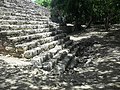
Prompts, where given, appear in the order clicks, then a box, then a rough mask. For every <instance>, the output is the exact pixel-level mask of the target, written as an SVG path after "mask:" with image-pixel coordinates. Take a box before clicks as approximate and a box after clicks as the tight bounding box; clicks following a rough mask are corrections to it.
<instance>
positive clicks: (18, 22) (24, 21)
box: [0, 20, 48, 25]
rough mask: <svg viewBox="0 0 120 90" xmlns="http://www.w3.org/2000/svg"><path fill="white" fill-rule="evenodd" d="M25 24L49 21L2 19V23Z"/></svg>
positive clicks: (38, 23) (0, 23) (46, 22)
mask: <svg viewBox="0 0 120 90" xmlns="http://www.w3.org/2000/svg"><path fill="white" fill-rule="evenodd" d="M24 24H32V25H42V24H48V21H29V20H0V25H24Z"/></svg>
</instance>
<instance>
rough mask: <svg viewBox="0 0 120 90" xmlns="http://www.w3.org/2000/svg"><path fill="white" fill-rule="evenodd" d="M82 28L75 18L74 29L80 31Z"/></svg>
mask: <svg viewBox="0 0 120 90" xmlns="http://www.w3.org/2000/svg"><path fill="white" fill-rule="evenodd" d="M81 29H82V26H81V23H80V21H78V20H76V21H75V24H74V31H80V30H81Z"/></svg>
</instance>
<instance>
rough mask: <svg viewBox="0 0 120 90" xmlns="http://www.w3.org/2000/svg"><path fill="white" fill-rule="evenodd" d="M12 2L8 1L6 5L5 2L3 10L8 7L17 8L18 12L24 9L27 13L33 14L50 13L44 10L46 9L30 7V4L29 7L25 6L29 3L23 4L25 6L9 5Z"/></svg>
mask: <svg viewBox="0 0 120 90" xmlns="http://www.w3.org/2000/svg"><path fill="white" fill-rule="evenodd" d="M11 4H12V3H9V5H7V4H5V5H4V10H5V9H7V8H8V10H10V9H15V10H19V12H22V11H26V12H27V13H31V14H32V13H34V14H39V15H42V14H43V15H45V14H50V12H49V11H48V12H46V10H43V9H39V8H38V9H36V8H31V6H30V7H27V6H29V5H25V6H23V5H22V6H17V5H16V6H14V5H15V4H14V5H11Z"/></svg>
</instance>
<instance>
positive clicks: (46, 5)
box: [35, 0, 51, 8]
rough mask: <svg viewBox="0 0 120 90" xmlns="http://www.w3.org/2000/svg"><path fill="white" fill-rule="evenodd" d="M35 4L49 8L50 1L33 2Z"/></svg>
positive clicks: (39, 0) (37, 0)
mask: <svg viewBox="0 0 120 90" xmlns="http://www.w3.org/2000/svg"><path fill="white" fill-rule="evenodd" d="M35 2H36V3H38V4H39V5H42V6H44V7H48V8H50V3H51V0H35Z"/></svg>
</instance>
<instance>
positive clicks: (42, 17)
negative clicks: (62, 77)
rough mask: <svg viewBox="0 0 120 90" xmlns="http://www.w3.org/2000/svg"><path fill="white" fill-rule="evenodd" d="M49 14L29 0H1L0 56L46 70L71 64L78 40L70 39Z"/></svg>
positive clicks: (59, 69) (58, 69) (61, 70)
mask: <svg viewBox="0 0 120 90" xmlns="http://www.w3.org/2000/svg"><path fill="white" fill-rule="evenodd" d="M49 16H50V12H49V10H47V9H45V8H42V7H39V6H37V5H36V4H34V3H32V2H31V1H30V0H1V1H0V54H1V56H2V55H4V56H6V55H9V56H11V57H15V58H19V59H22V60H26V61H29V62H30V63H31V64H32V65H35V66H37V67H39V68H42V69H44V70H47V71H50V70H52V69H53V68H55V70H57V71H60V72H63V71H65V69H66V68H67V67H68V65H69V66H70V67H71V68H73V67H74V65H75V62H76V60H78V58H77V57H76V52H77V50H78V48H79V47H78V44H79V43H77V42H73V41H72V40H70V38H69V37H68V36H67V35H66V33H65V32H64V31H63V30H60V29H59V28H58V27H59V25H58V24H56V23H53V22H52V21H51V20H50V19H49ZM73 60H74V63H73ZM73 64H74V65H73Z"/></svg>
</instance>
